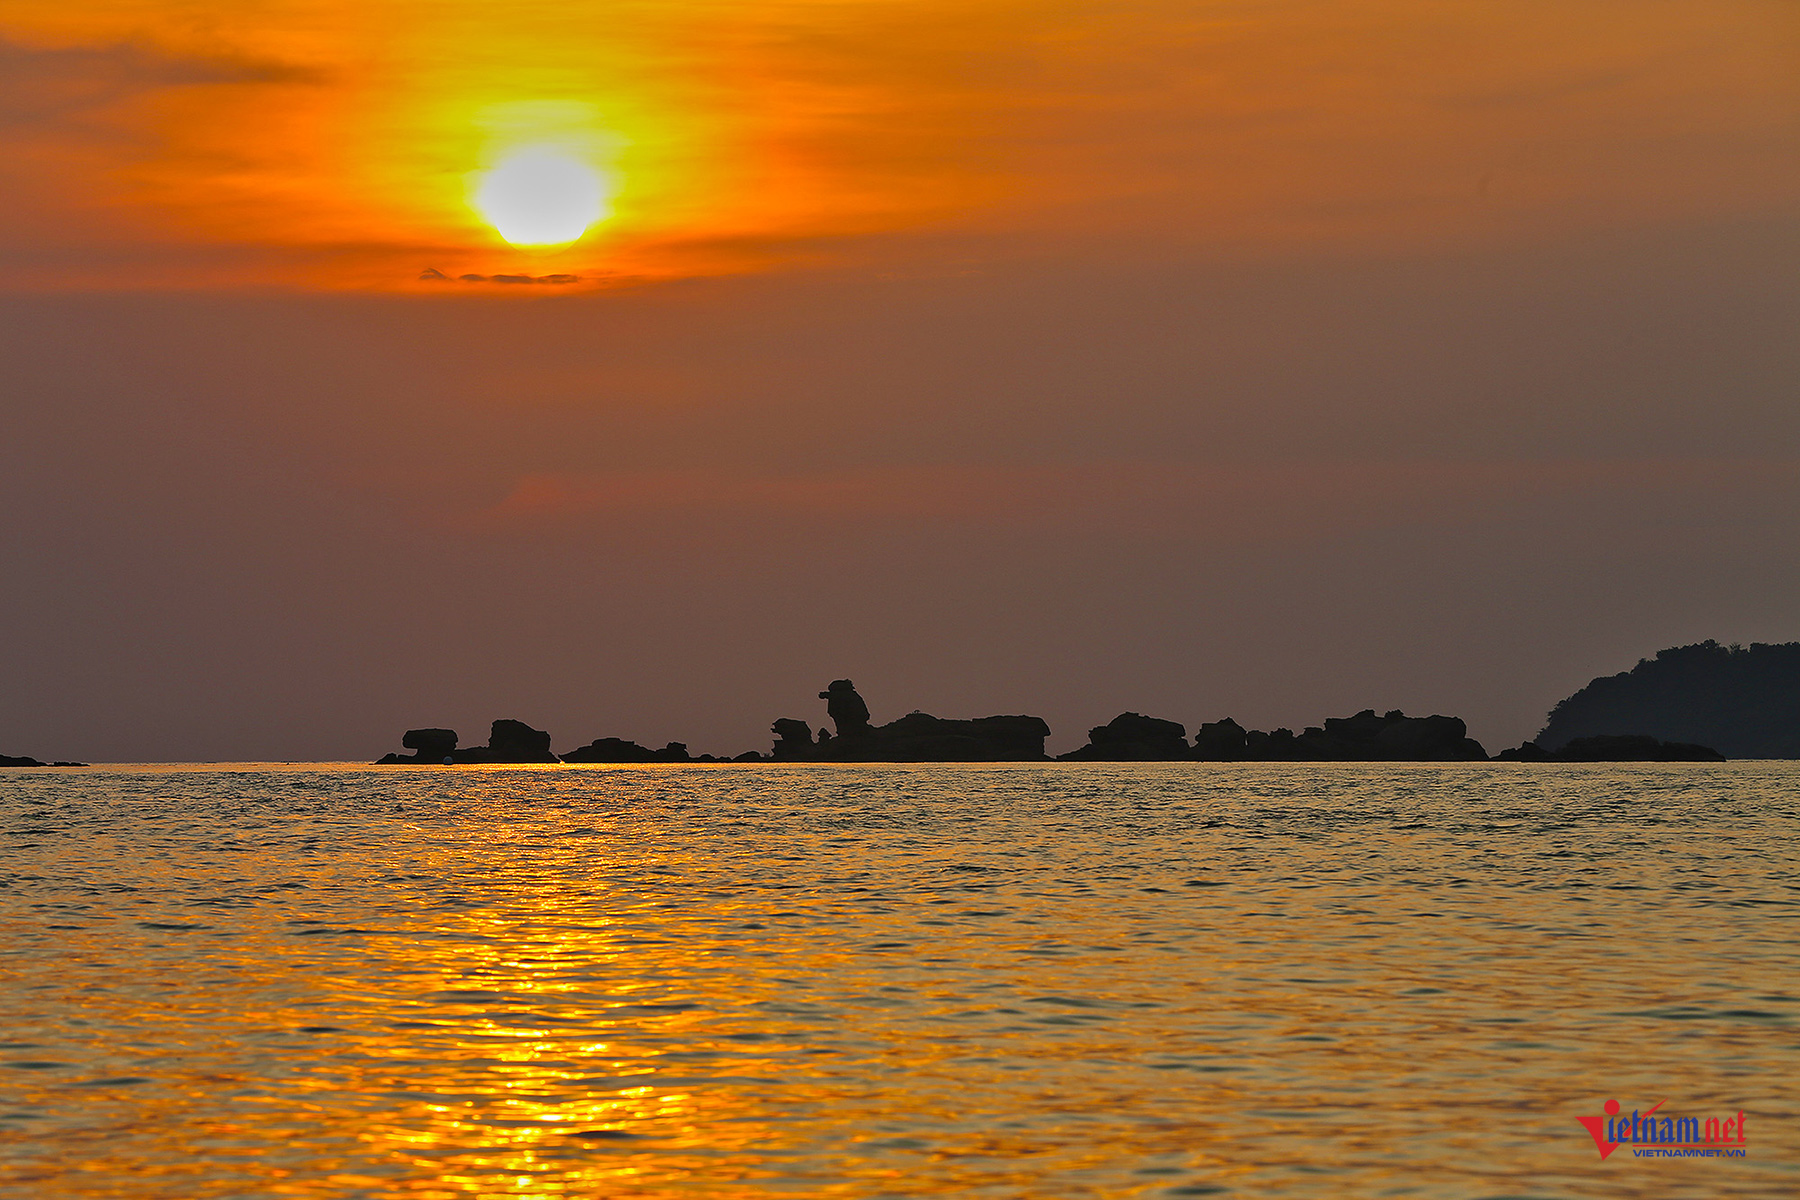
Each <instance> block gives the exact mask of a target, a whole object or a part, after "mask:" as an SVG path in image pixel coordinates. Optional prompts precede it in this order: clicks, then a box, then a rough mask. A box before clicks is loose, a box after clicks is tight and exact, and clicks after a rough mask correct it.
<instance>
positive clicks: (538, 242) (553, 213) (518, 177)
mask: <svg viewBox="0 0 1800 1200" xmlns="http://www.w3.org/2000/svg"><path fill="white" fill-rule="evenodd" d="M606 191H607V189H606V181H605V180H604V179H602V178H601V176H600V172H598V171H596V170H595V169H594V168H593V167H591V166H589V165H588V164H587V163H585V162H582V161H581V160H580V159H579V158H576V157H575V156H573V155H571V154H569V153H567V152H566V151H563V150H559V149H557V148H555V147H551V146H529V147H525V148H522V149H519V150H515V151H513V152H512V153H510V154H508V155H506V156H505V157H504V158H502V159H501V160H500V161H499V162H497V163H495V164H494V166H493V167H492V168H491V169H490V170H488V171H486V172H484V173H483V174H482V176H481V178H480V182H479V184H478V185H477V187H476V189H475V196H474V200H475V208H476V210H477V211H479V212H480V213H481V215H482V217H484V218H485V219H486V220H487V223H488V224H490V225H492V226H493V227H494V228H495V229H496V230H498V231H499V234H500V236H501V237H503V238H505V239H506V240H507V241H509V242H511V243H512V244H513V245H515V246H560V245H562V244H563V243H565V242H572V241H574V240H575V239H577V238H579V237H580V236H581V235H582V234H584V233H586V232H587V229H588V226H590V225H592V224H593V223H594V222H595V221H598V220H600V219H601V218H602V217H604V216H605V215H606V202H607V194H606Z"/></svg>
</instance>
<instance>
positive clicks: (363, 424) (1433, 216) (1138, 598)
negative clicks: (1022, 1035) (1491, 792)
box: [0, 0, 1800, 761]
mask: <svg viewBox="0 0 1800 1200" xmlns="http://www.w3.org/2000/svg"><path fill="white" fill-rule="evenodd" d="M552 150H553V151H554V154H550V151H552ZM526 151H530V153H531V154H534V155H538V156H539V158H536V159H532V161H540V159H542V160H543V161H550V160H554V161H555V162H556V163H560V164H563V165H564V166H566V165H568V164H569V163H574V164H575V166H576V167H577V169H578V171H579V172H587V173H588V174H582V175H580V176H579V178H580V179H582V180H586V181H588V182H593V183H594V187H595V190H596V195H597V196H598V195H599V193H600V192H601V191H604V192H605V193H607V195H606V196H605V199H606V201H607V203H608V204H610V216H608V217H607V218H606V219H604V220H602V221H600V222H599V223H598V224H595V225H593V226H592V227H591V228H590V229H589V230H588V232H587V233H586V234H585V236H583V237H581V239H580V240H578V241H576V242H574V243H573V244H572V245H568V246H566V247H565V248H563V249H560V250H542V249H538V250H526V249H519V248H515V247H513V246H511V245H508V244H507V243H505V242H504V241H503V240H502V239H501V238H500V237H499V236H498V234H497V232H496V231H495V230H494V229H493V228H490V227H489V226H488V225H487V224H485V223H484V220H483V218H482V217H481V216H480V215H479V214H478V213H477V212H476V210H475V209H474V208H473V207H471V203H470V201H471V197H472V196H476V195H485V194H488V193H487V192H485V191H482V189H484V188H487V187H488V186H489V185H490V184H491V183H492V178H493V177H490V176H488V175H486V174H484V172H487V171H488V170H489V169H490V168H494V167H496V166H498V165H501V164H504V163H507V162H511V161H516V160H517V159H518V158H519V156H520V155H523V154H525V152H526ZM545 155H548V156H549V158H548V159H544V156H545ZM558 156H560V157H558ZM559 169H560V168H559ZM593 172H604V173H605V180H604V181H603V182H604V188H602V187H601V183H600V182H595V180H596V179H597V177H596V176H594V175H593V174H592V173H593ZM571 178H574V176H571ZM594 207H595V209H596V210H598V208H599V207H600V205H599V202H598V200H596V201H595V204H594ZM576 227H579V224H578V225H577V226H576ZM427 268H433V269H435V270H437V271H439V272H441V273H442V274H443V275H444V276H447V277H450V278H445V279H442V280H437V281H430V282H427V281H424V280H421V278H420V276H421V273H422V272H424V271H425V270H426V269H427ZM465 274H472V275H478V276H481V277H483V279H482V281H480V282H463V281H460V280H456V279H455V278H454V277H457V276H461V275H465ZM496 275H512V276H528V277H532V278H542V277H545V276H551V275H574V276H579V277H581V279H582V280H583V281H584V282H582V283H578V284H574V285H567V284H559V285H556V286H517V285H512V284H505V285H502V284H497V283H495V282H492V280H491V279H490V278H488V277H492V276H496ZM1797 324H1800V4H1796V3H1795V2H1794V0H1494V2H1491V3H1490V2H1474V0H1185V2H1182V3H1176V2H1175V0H1107V2H1105V3H1102V2H1101V0H1083V2H1076V0H1031V2H1030V3H1027V2H1025V0H733V2H732V3H722V2H716V0H691V2H690V0H683V2H679V3H676V2H671V0H655V2H652V0H579V2H576V0H505V2H500V0H481V2H480V3H476V2H475V0H354V2H352V0H0V429H4V431H5V436H6V439H7V440H6V447H7V457H6V459H5V465H4V467H3V468H0V562H3V563H5V564H6V569H3V570H0V654H3V655H4V659H5V661H6V663H7V669H8V672H9V674H8V677H7V678H8V685H7V686H6V687H4V688H0V753H6V754H19V753H28V754H31V755H33V756H35V757H38V758H44V759H50V758H64V759H78V760H82V761H91V760H106V759H134V758H168V757H174V758H182V757H194V758H242V757H272V758H313V757H367V758H373V757H375V756H377V755H378V754H380V753H382V752H384V751H387V750H391V749H392V748H393V745H394V739H395V737H396V736H397V735H398V733H399V732H400V731H402V730H404V729H407V728H417V727H425V726H443V727H446V728H460V729H462V730H463V731H464V732H465V734H466V733H467V732H468V731H469V730H473V729H480V728H485V727H486V723H487V722H489V721H492V720H493V719H495V718H496V717H513V718H517V719H520V720H524V721H527V722H529V723H531V724H532V725H534V726H535V727H537V728H543V729H549V730H551V731H552V732H553V733H554V734H555V735H556V737H557V739H558V740H557V743H556V744H557V746H558V747H559V748H564V747H567V746H568V745H571V744H580V743H582V742H586V741H589V740H591V739H593V738H594V737H596V736H622V737H630V738H633V739H635V740H639V741H641V742H644V743H645V744H654V745H661V744H663V743H665V742H667V741H669V740H672V739H673V740H681V741H686V742H688V743H689V744H690V745H692V746H693V747H694V749H695V750H696V751H707V752H720V751H729V752H731V753H738V752H741V751H743V750H746V749H749V748H751V747H753V746H759V747H766V746H767V744H768V741H767V738H766V736H765V735H766V733H767V730H768V723H769V721H770V720H772V719H773V718H774V717H777V716H798V717H806V716H808V715H816V714H813V712H812V708H809V707H807V706H808V705H813V706H814V707H816V704H815V702H814V701H812V700H811V699H810V698H811V697H814V696H816V694H817V693H818V691H819V690H820V688H821V687H823V686H824V684H825V683H827V682H829V681H830V680H832V679H837V678H844V677H849V678H853V679H855V680H856V681H857V683H858V685H859V687H861V688H862V689H863V691H864V695H865V696H866V697H868V698H869V702H870V704H871V707H872V708H875V709H876V710H878V712H879V713H881V714H883V715H885V716H893V715H898V714H899V713H902V712H905V711H907V710H908V709H910V708H914V707H918V708H923V709H925V710H926V711H930V712H935V713H938V714H939V715H942V716H975V715H980V714H982V713H992V712H1032V713H1036V714H1039V715H1042V716H1044V717H1045V718H1046V719H1047V720H1049V722H1050V724H1051V726H1052V728H1053V729H1054V730H1055V731H1056V732H1055V734H1054V737H1053V743H1052V744H1053V746H1054V747H1055V748H1056V749H1057V750H1062V749H1069V748H1072V747H1073V746H1075V745H1079V744H1080V739H1081V736H1082V734H1083V732H1084V731H1085V730H1086V729H1087V728H1089V727H1090V726H1092V725H1094V724H1098V723H1102V722H1105V721H1107V720H1110V719H1111V718H1112V717H1113V716H1114V715H1116V714H1117V713H1119V712H1121V711H1127V710H1129V711H1136V712H1142V713H1146V714H1150V715H1154V716H1159V717H1166V718H1168V719H1173V720H1179V721H1183V722H1186V723H1188V724H1189V725H1190V727H1191V726H1192V725H1194V724H1196V723H1197V722H1199V721H1213V720H1217V719H1219V718H1221V717H1223V716H1225V715H1228V714H1229V715H1232V716H1234V717H1236V718H1237V719H1238V720H1240V721H1242V722H1244V723H1245V724H1247V725H1250V726H1252V727H1257V728H1273V727H1275V726H1278V725H1287V726H1290V727H1294V728H1299V727H1303V726H1304V725H1306V724H1310V723H1316V722H1317V721H1318V720H1320V719H1321V718H1323V717H1326V716H1330V715H1342V714H1345V713H1349V712H1355V711H1357V710H1358V709H1361V708H1365V707H1371V706H1372V707H1375V708H1376V709H1378V710H1381V711H1386V710H1388V709H1391V708H1403V709H1406V710H1408V711H1425V712H1430V711H1439V712H1446V713H1452V714H1455V715H1458V716H1461V717H1464V718H1465V719H1467V720H1468V721H1469V722H1470V727H1471V729H1472V730H1473V731H1474V736H1476V737H1477V738H1479V739H1481V740H1483V741H1484V742H1485V743H1486V744H1488V745H1489V747H1490V748H1491V749H1492V748H1498V747H1499V746H1501V745H1506V744H1516V743H1517V742H1518V741H1519V740H1521V739H1522V738H1524V737H1526V736H1529V735H1531V734H1533V733H1535V732H1536V731H1537V728H1538V727H1539V723H1540V722H1541V720H1542V718H1543V714H1544V712H1545V711H1546V709H1547V708H1548V707H1549V706H1550V705H1551V704H1553V703H1554V702H1555V701H1556V700H1557V699H1559V698H1561V697H1562V696H1564V695H1567V694H1568V693H1569V692H1571V691H1573V690H1574V689H1575V688H1578V687H1580V686H1581V685H1582V684H1584V683H1586V682H1587V680H1588V679H1590V678H1592V677H1593V676H1594V675H1596V674H1600V673H1603V672H1612V671H1617V670H1623V669H1626V668H1628V667H1629V666H1630V665H1631V663H1632V662H1634V661H1635V660H1636V658H1637V657H1638V656H1640V655H1646V654H1652V653H1654V652H1655V651H1656V650H1658V649H1660V648H1662V647H1665V646H1672V645H1678V644H1683V643H1687V642H1695V641H1700V640H1702V639H1705V638H1717V639H1719V640H1720V641H1725V642H1729V641H1731V640H1734V639H1735V640H1743V641H1754V640H1763V641H1786V640H1791V639H1795V638H1800V613H1797V612H1796V609H1795V602H1794V597H1795V596H1797V595H1800V406H1796V404H1795V402H1794V380H1795V379H1796V378H1800V338H1796V337H1795V336H1794V330H1795V328H1796V326H1797Z"/></svg>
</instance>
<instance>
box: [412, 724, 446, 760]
mask: <svg viewBox="0 0 1800 1200" xmlns="http://www.w3.org/2000/svg"><path fill="white" fill-rule="evenodd" d="M456 743H457V736H456V730H454V729H409V730H407V731H406V733H405V735H404V736H403V737H401V739H400V744H401V745H402V746H405V747H406V748H407V749H408V750H411V751H414V759H415V761H417V762H434V763H441V762H443V761H444V760H445V759H446V758H449V757H450V756H451V755H452V754H454V753H456Z"/></svg>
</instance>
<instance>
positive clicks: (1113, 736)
mask: <svg viewBox="0 0 1800 1200" xmlns="http://www.w3.org/2000/svg"><path fill="white" fill-rule="evenodd" d="M1059 757H1061V758H1063V759H1065V760H1068V761H1071V762H1172V761H1176V760H1178V759H1185V758H1191V757H1192V752H1191V750H1190V748H1189V746H1188V744H1187V727H1186V726H1184V725H1182V724H1180V723H1178V722H1175V721H1165V720H1162V719H1161V718H1160V717H1146V716H1143V715H1142V714H1140V713H1134V712H1128V713H1120V714H1119V715H1118V716H1116V717H1114V718H1113V719H1112V720H1111V721H1109V722H1107V723H1106V724H1105V725H1096V726H1095V727H1094V728H1092V729H1090V730H1088V744H1087V745H1085V746H1083V747H1081V748H1080V749H1079V750H1071V751H1070V752H1069V753H1067V754H1064V755H1060V756H1059Z"/></svg>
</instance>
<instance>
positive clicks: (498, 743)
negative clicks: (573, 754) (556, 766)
mask: <svg viewBox="0 0 1800 1200" xmlns="http://www.w3.org/2000/svg"><path fill="white" fill-rule="evenodd" d="M484 753H485V755H486V757H484V758H483V759H482V760H481V761H482V762H491V763H542V762H561V761H562V760H561V759H559V758H557V757H556V755H554V754H552V753H550V735H549V734H547V733H545V732H544V731H543V730H541V729H533V728H532V727H531V726H529V725H527V724H526V723H525V722H523V721H507V720H500V721H495V722H494V725H493V728H492V729H491V730H489V731H488V744H487V746H486V747H485V748H484Z"/></svg>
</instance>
